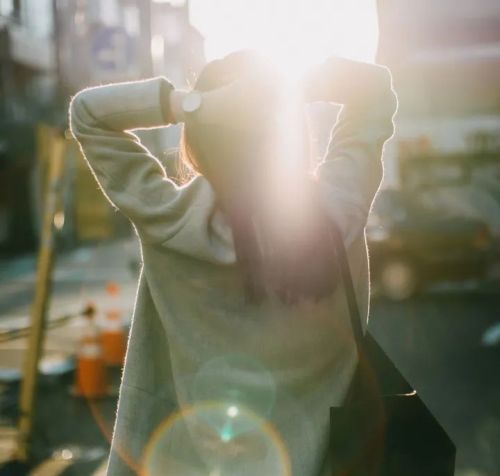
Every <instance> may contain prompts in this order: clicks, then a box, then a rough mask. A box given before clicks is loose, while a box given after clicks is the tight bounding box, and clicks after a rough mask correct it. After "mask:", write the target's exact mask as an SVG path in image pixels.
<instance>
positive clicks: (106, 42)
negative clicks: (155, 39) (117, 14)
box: [91, 27, 134, 73]
mask: <svg viewBox="0 0 500 476" xmlns="http://www.w3.org/2000/svg"><path fill="white" fill-rule="evenodd" d="M91 53H92V62H93V64H94V67H96V69H98V70H101V71H105V72H109V73H119V72H121V71H123V72H125V71H127V70H128V69H129V67H130V66H131V64H132V63H133V62H134V41H133V40H132V38H130V36H128V35H127V32H126V30H125V29H124V28H122V27H101V29H100V30H98V31H97V33H96V34H95V35H94V37H93V39H92V42H91Z"/></svg>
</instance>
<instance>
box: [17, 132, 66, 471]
mask: <svg viewBox="0 0 500 476" xmlns="http://www.w3.org/2000/svg"><path fill="white" fill-rule="evenodd" d="M48 134H50V136H49V137H50V148H49V157H48V187H47V193H46V196H45V209H44V214H43V222H42V223H43V225H42V233H41V241H40V246H39V251H38V262H37V275H36V286H35V296H34V300H33V306H32V310H31V326H30V327H31V331H30V333H29V336H28V347H27V349H26V353H25V357H24V359H25V360H24V365H23V380H22V383H21V392H20V396H19V410H20V416H19V421H18V431H19V433H18V441H17V452H16V457H17V459H18V460H20V461H23V462H27V461H28V460H29V456H30V452H29V449H30V442H31V441H30V440H31V433H32V429H33V415H34V404H35V396H36V383H37V377H38V362H39V360H40V355H41V351H42V344H43V337H44V330H45V320H46V314H47V303H48V301H49V296H50V287H51V275H52V264H53V258H54V215H55V213H56V211H57V196H58V193H59V188H60V182H61V178H62V172H63V156H64V149H65V144H64V137H63V135H62V134H61V133H60V131H58V130H57V129H48Z"/></svg>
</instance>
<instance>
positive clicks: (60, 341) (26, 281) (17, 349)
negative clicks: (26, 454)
mask: <svg viewBox="0 0 500 476" xmlns="http://www.w3.org/2000/svg"><path fill="white" fill-rule="evenodd" d="M139 261H140V256H139V249H138V245H137V243H136V240H135V237H132V238H131V239H128V240H121V241H114V242H106V243H103V244H99V245H96V246H88V247H82V248H79V249H77V250H74V251H71V252H69V253H65V254H64V255H61V256H59V257H57V259H56V263H55V267H54V273H53V291H52V296H51V300H50V303H49V312H48V319H49V321H54V320H55V319H58V318H61V317H62V316H67V315H72V314H78V313H79V312H80V311H81V310H82V309H83V308H84V307H85V306H86V305H87V304H88V303H89V302H92V303H93V304H94V305H95V306H96V308H97V312H98V315H97V318H98V319H100V317H101V316H100V313H99V310H100V309H101V308H102V306H103V305H105V303H106V300H107V296H106V292H105V285H106V283H107V282H109V281H114V282H116V283H117V284H118V285H119V287H120V294H119V299H120V307H121V309H122V310H123V317H124V319H125V321H129V320H130V318H131V316H132V310H133V305H134V300H135V292H136V284H137V275H138V264H139ZM35 262H36V257H35V256H30V257H23V258H18V259H14V260H11V261H8V262H4V263H1V267H0V334H1V333H2V332H5V331H9V330H14V329H20V328H23V327H27V326H29V322H30V307H31V301H32V296H33V290H34V286H35ZM81 326H82V319H81V318H75V319H71V320H69V321H68V323H67V324H66V325H64V326H63V327H57V328H54V329H50V330H48V331H47V332H46V337H45V346H44V351H45V354H44V360H43V362H42V367H43V368H42V369H41V370H42V372H43V371H44V370H45V371H47V370H49V369H50V368H51V367H54V365H55V362H57V361H58V360H60V359H61V357H62V356H63V355H73V354H74V351H75V348H76V344H77V341H78V338H79V329H80V328H81ZM2 340H3V339H2ZM25 348H26V339H24V338H22V339H15V340H11V341H7V342H1V341H0V381H2V380H5V379H6V380H9V379H16V378H18V377H19V373H18V372H19V370H20V362H21V360H22V353H23V350H24V349H25Z"/></svg>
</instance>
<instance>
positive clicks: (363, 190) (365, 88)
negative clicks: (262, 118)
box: [306, 58, 397, 243]
mask: <svg viewBox="0 0 500 476" xmlns="http://www.w3.org/2000/svg"><path fill="white" fill-rule="evenodd" d="M306 80H307V83H306V84H307V89H306V98H307V100H309V101H325V102H333V103H337V104H342V105H343V107H342V109H341V111H340V113H339V117H338V119H337V123H336V124H335V126H334V128H333V130H332V133H331V138H330V143H329V146H328V151H327V153H326V156H325V158H324V159H323V161H322V162H321V164H320V165H319V168H318V170H317V173H318V180H319V187H320V193H321V195H322V198H323V201H324V203H325V205H326V208H327V211H328V213H329V215H330V216H331V217H332V218H333V219H334V220H336V222H337V224H338V225H339V226H340V228H341V229H342V231H343V234H344V237H345V239H346V241H347V242H348V243H350V242H351V241H353V240H354V239H355V238H356V237H357V236H359V235H360V234H361V233H362V232H363V229H364V227H365V225H366V220H367V217H368V213H369V211H370V207H371V204H372V202H373V199H374V197H375V194H376V192H377V190H378V188H379V186H380V183H381V181H382V177H383V166H382V151H383V147H384V143H385V142H386V141H387V140H388V139H389V138H390V137H391V136H392V134H393V132H394V124H393V116H394V114H395V112H396V109H397V98H396V95H395V93H394V91H393V90H392V81H391V74H390V72H389V70H388V69H387V68H385V67H382V66H376V65H372V64H367V63H360V62H355V61H350V60H345V59H340V58H331V59H329V60H328V61H327V62H325V63H324V64H323V65H321V66H319V67H317V68H316V69H315V70H314V71H312V72H311V73H310V74H309V75H308V78H306Z"/></svg>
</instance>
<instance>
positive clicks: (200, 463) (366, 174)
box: [70, 52, 397, 476]
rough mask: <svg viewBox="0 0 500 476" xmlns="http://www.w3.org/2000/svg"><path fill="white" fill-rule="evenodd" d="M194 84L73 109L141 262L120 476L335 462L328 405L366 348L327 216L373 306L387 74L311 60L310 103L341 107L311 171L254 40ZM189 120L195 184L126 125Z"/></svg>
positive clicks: (163, 84)
mask: <svg viewBox="0 0 500 476" xmlns="http://www.w3.org/2000/svg"><path fill="white" fill-rule="evenodd" d="M195 90H196V91H197V92H195V93H186V92H183V91H175V90H174V89H173V87H172V86H171V85H170V83H169V82H168V81H167V80H166V79H164V78H153V79H150V80H147V81H141V82H131V83H122V84H113V85H108V86H102V87H97V88H92V89H87V90H84V91H81V92H80V93H79V94H77V95H76V96H75V97H74V99H73V101H72V103H71V107H70V116H71V130H72V132H73V134H74V136H75V138H76V139H77V140H78V142H79V143H80V146H81V149H82V152H83V154H84V155H85V157H86V159H87V161H88V164H89V166H90V168H91V169H92V171H93V173H94V175H95V177H96V179H97V181H98V182H99V185H100V186H101V188H102V190H103V192H104V193H105V194H106V196H107V197H108V199H109V200H110V201H111V202H112V204H113V205H114V206H116V207H117V208H118V209H120V210H121V211H122V212H123V213H124V214H125V215H127V216H128V217H129V218H130V220H131V221H132V223H133V224H134V226H135V229H136V231H137V234H138V236H139V238H140V242H141V249H142V256H143V262H144V266H143V270H142V274H141V278H140V280H139V290H138V296H137V302H136V307H135V312H134V319H133V323H132V328H131V331H130V339H129V344H128V351H127V357H126V363H125V369H124V374H123V380H122V386H121V391H120V401H119V406H118V413H117V419H116V425H115V430H114V438H113V443H112V452H111V456H110V460H109V466H108V475H109V476H122V475H131V474H137V473H138V472H140V471H142V472H143V473H141V474H151V475H156V474H174V475H175V474H178V475H208V474H210V475H216V474H219V475H225V474H231V475H249V476H250V475H269V476H278V475H281V474H283V475H285V474H293V475H294V476H313V475H314V476H316V475H319V474H321V475H326V474H328V464H327V463H326V464H325V461H324V460H325V455H326V454H327V452H326V448H327V444H328V431H329V428H328V423H329V408H330V407H331V406H333V405H338V404H340V403H341V402H342V399H343V397H344V395H345V392H346V390H347V387H348V385H349V382H350V379H351V377H352V374H353V371H354V368H355V365H356V360H357V357H356V352H355V347H354V342H353V338H352V332H351V328H350V324H349V315H348V312H347V308H346V304H345V299H344V295H343V293H342V288H341V287H340V286H337V284H338V279H337V273H336V260H335V253H334V248H333V245H332V242H331V237H330V224H331V223H332V222H335V223H336V224H337V225H338V227H339V228H340V230H341V232H342V235H343V239H344V241H345V244H346V247H347V248H348V253H349V261H350V265H351V269H352V273H353V278H354V281H355V287H356V291H357V294H358V301H359V305H360V306H361V309H362V310H363V311H364V315H365V316H367V314H368V295H369V292H368V286H369V285H368V260H367V251H366V244H365V237H364V227H365V224H366V219H367V216H368V213H369V210H370V207H371V203H372V201H373V198H374V195H375V193H376V192H377V189H378V187H379V184H380V181H381V178H382V170H383V169H382V162H381V154H382V149H383V145H384V142H385V141H386V140H387V139H388V138H389V137H391V135H392V133H393V123H392V117H393V114H394V112H395V110H396V104H397V101H396V98H395V95H394V93H393V91H392V88H391V77H390V73H389V71H388V70H387V69H385V68H383V67H379V66H374V65H368V64H363V63H357V62H352V61H348V60H344V59H339V58H330V59H329V60H328V61H326V62H325V63H324V64H322V65H319V66H317V67H315V68H314V69H313V70H312V71H310V72H309V73H308V75H307V76H306V77H305V79H304V81H303V82H302V96H301V100H302V102H303V103H306V102H312V101H327V102H334V103H338V104H343V109H342V111H341V113H340V115H339V118H338V121H337V124H336V125H335V127H334V129H333V131H332V136H331V141H330V144H329V148H328V152H327V154H326V157H325V158H324V160H322V162H321V163H320V165H319V166H318V167H317V169H316V171H315V172H314V173H313V174H310V173H308V166H310V162H311V161H310V157H309V156H308V146H307V140H306V139H307V128H306V124H305V115H304V111H303V109H302V108H301V107H300V104H297V103H296V104H295V107H289V106H290V101H291V96H290V93H289V90H288V89H287V88H284V83H283V78H281V77H280V76H279V75H278V74H277V73H276V72H275V71H273V69H272V68H271V67H270V66H269V65H267V64H266V63H265V62H264V61H263V60H262V59H261V58H260V57H258V56H257V55H256V54H254V53H251V52H238V53H233V54H231V55H229V56H227V57H226V58H223V59H221V60H218V61H216V62H212V63H210V64H208V65H207V66H206V67H205V69H204V70H203V71H202V73H201V74H200V77H199V79H198V81H197V84H196V85H195ZM283 90H286V91H287V92H286V93H285V94H284V93H283ZM285 110H286V112H285ZM292 112H294V113H296V114H297V116H293V114H292ZM292 116H293V117H296V119H297V120H295V121H293V120H290V118H291V117H292ZM176 122H184V123H185V129H184V135H183V141H182V142H183V147H182V149H183V150H182V156H183V159H184V161H185V163H187V164H190V166H191V169H192V170H194V171H195V173H194V174H195V176H194V178H192V179H191V180H190V181H188V182H187V183H186V184H184V185H182V186H178V185H176V184H175V183H174V182H172V181H171V179H169V178H168V177H166V175H165V171H164V169H163V168H162V167H161V165H160V163H159V162H158V161H157V160H156V159H155V158H154V157H152V156H151V154H150V153H149V152H148V151H147V150H146V149H145V148H144V147H143V146H142V145H141V144H140V142H139V141H138V139H137V137H136V136H135V135H133V134H132V133H131V132H128V131H130V130H133V129H138V128H150V127H158V126H165V125H168V124H173V123H176ZM283 127H289V128H290V130H289V131H286V130H285V131H283ZM297 127H301V129H300V130H299V129H297ZM292 128H293V129H292ZM287 132H289V133H288V135H287V134H286V133H287ZM283 137H284V138H285V139H286V140H284V139H283ZM291 139H293V141H294V142H293V147H292V146H290V141H291ZM337 288H338V289H337ZM362 324H363V327H366V324H367V319H366V320H365V321H364V322H363V323H362ZM178 410H180V413H179V412H178ZM176 411H177V413H176Z"/></svg>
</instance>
